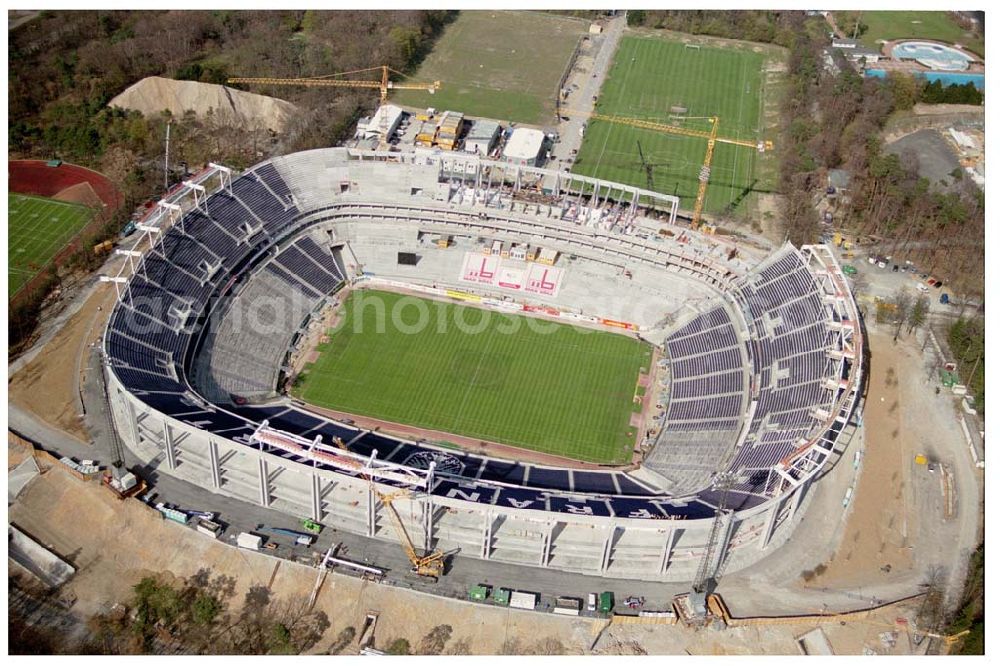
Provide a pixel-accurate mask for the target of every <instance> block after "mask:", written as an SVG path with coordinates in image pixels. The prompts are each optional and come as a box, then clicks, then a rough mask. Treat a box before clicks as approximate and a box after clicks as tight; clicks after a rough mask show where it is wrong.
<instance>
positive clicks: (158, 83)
mask: <svg viewBox="0 0 1000 666" xmlns="http://www.w3.org/2000/svg"><path fill="white" fill-rule="evenodd" d="M108 106H111V107H121V108H123V109H133V110H135V111H139V112H141V113H143V114H146V115H152V114H157V113H160V112H161V111H163V109H169V111H170V112H171V113H172V114H173V115H175V116H183V115H184V112H185V111H188V110H191V111H194V113H195V115H198V116H201V117H205V116H206V115H208V114H210V113H211V114H213V115H214V117H215V118H216V119H217V120H220V121H222V122H224V123H226V124H228V125H233V126H236V127H244V128H254V127H260V128H266V129H269V130H273V131H275V132H282V131H284V129H285V128H286V126H287V124H288V121H289V119H290V117H291V115H292V114H293V113H294V112H295V105H293V104H291V103H290V102H286V101H285V100H282V99H278V98H276V97H268V96H266V95H258V94H255V93H250V92H244V91H242V90H236V89H233V88H226V87H225V86H220V85H217V84H214V83H199V82H198V81H175V80H173V79H166V78H163V77H160V76H150V77H147V78H145V79H142V80H141V81H139V82H137V83H135V84H133V85H132V86H130V87H128V88H126V89H125V91H124V92H122V93H121V94H119V95H118V96H117V97H115V98H114V99H112V100H111V101H110V102H109V103H108Z"/></svg>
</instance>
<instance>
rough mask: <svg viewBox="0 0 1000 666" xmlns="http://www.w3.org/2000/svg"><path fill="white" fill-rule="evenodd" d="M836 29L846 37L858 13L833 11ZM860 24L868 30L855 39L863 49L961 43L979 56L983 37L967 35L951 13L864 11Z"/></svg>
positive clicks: (849, 34)
mask: <svg viewBox="0 0 1000 666" xmlns="http://www.w3.org/2000/svg"><path fill="white" fill-rule="evenodd" d="M834 16H835V17H836V19H837V26H838V27H839V28H840V29H841V30H842V31H843V32H844V34H846V35H847V36H848V37H850V36H851V31H852V30H853V28H854V20H855V18H856V16H857V12H843V11H842V12H835V13H834ZM861 23H862V25H866V26H868V29H867V30H866V31H865V32H864V33H862V34H861V35H860V37H858V39H860V40H861V42H862V43H863V44H865V46H869V47H871V48H873V49H879V48H881V44H879V43H878V40H880V39H885V40H890V41H891V40H895V39H908V38H915V39H933V40H936V41H939V42H945V43H948V44H962V45H963V46H965V47H966V48H967V49H969V50H970V51H972V52H974V53H976V54H978V55H979V56H982V55H983V53H984V44H983V38H982V37H981V36H975V35H973V34H972V33H971V32H966V31H965V30H963V29H962V26H960V25H959V24H958V23H956V22H955V20H954V19H953V18H952V17H951V16H950V12H863V13H862V14H861Z"/></svg>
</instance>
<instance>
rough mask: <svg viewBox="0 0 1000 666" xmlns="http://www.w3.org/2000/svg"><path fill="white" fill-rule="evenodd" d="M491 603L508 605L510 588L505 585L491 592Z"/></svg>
mask: <svg viewBox="0 0 1000 666" xmlns="http://www.w3.org/2000/svg"><path fill="white" fill-rule="evenodd" d="M493 603H495V604H496V605H497V606H509V605H510V590H508V589H507V588H506V587H501V588H500V589H499V590H497V591H496V592H494V593H493Z"/></svg>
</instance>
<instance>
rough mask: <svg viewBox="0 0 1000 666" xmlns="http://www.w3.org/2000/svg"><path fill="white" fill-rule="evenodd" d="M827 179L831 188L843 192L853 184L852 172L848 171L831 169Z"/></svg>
mask: <svg viewBox="0 0 1000 666" xmlns="http://www.w3.org/2000/svg"><path fill="white" fill-rule="evenodd" d="M827 179H828V180H829V182H830V186H831V187H836V188H837V189H838V190H842V189H845V188H846V187H847V186H848V185H850V184H851V172H850V171H847V170H846V169H830V172H829V173H828V174H827Z"/></svg>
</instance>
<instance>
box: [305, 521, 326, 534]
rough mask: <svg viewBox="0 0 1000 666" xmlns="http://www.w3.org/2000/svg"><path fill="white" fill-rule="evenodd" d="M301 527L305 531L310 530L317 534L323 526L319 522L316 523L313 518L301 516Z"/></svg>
mask: <svg viewBox="0 0 1000 666" xmlns="http://www.w3.org/2000/svg"><path fill="white" fill-rule="evenodd" d="M302 529H304V530H305V531H306V532H312V533H313V534H319V533H320V532H322V531H323V526H322V525H320V524H319V523H317V522H316V521H314V520H310V519H309V518H303V519H302Z"/></svg>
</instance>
